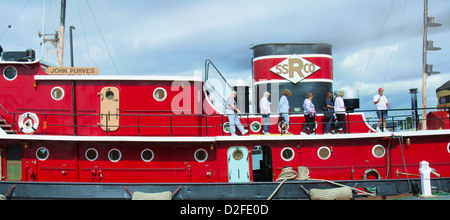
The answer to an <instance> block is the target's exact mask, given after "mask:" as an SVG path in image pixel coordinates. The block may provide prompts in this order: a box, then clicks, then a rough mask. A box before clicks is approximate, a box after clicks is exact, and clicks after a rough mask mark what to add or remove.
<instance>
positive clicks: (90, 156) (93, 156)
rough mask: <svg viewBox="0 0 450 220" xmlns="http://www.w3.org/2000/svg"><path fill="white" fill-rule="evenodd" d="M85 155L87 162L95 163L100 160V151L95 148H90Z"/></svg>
mask: <svg viewBox="0 0 450 220" xmlns="http://www.w3.org/2000/svg"><path fill="white" fill-rule="evenodd" d="M84 155H85V156H86V159H87V160H89V161H95V160H97V158H98V151H97V150H96V149H95V148H89V149H87V151H86V153H85V154H84Z"/></svg>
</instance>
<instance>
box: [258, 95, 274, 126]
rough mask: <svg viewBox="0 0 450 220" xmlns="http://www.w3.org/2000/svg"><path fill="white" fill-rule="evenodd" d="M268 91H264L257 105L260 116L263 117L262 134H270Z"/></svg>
mask: <svg viewBox="0 0 450 220" xmlns="http://www.w3.org/2000/svg"><path fill="white" fill-rule="evenodd" d="M269 97H270V93H269V92H264V96H263V97H262V98H261V100H260V101H259V107H260V111H261V116H262V118H263V127H264V134H270V133H269V129H270V105H271V103H270V102H269Z"/></svg>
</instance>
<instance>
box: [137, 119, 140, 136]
mask: <svg viewBox="0 0 450 220" xmlns="http://www.w3.org/2000/svg"><path fill="white" fill-rule="evenodd" d="M139 118H140V117H139V115H138V116H137V120H138V124H137V126H138V136H141V126H140V120H139Z"/></svg>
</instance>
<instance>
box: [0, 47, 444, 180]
mask: <svg viewBox="0 0 450 220" xmlns="http://www.w3.org/2000/svg"><path fill="white" fill-rule="evenodd" d="M292 45H293V47H294V50H297V49H298V48H304V47H307V48H313V49H311V50H316V49H314V47H315V46H317V45H311V44H291V45H288V46H292ZM260 46H262V47H265V46H270V47H272V46H275V47H280V46H281V47H283V46H286V45H279V44H275V45H260ZM257 47H258V46H255V47H254V48H253V49H254V51H255V58H254V60H253V62H254V64H253V68H254V73H253V74H254V79H255V82H254V85H253V86H254V87H255V90H254V91H255V93H254V100H259V99H260V97H261V95H262V94H261V93H260V92H258V91H262V90H266V89H267V88H271V89H272V90H273V91H271V93H272V96H275V94H277V93H276V92H275V91H274V90H276V89H274V88H277V87H278V88H279V89H280V91H281V90H282V89H284V88H290V89H291V90H292V91H293V94H294V95H293V96H292V98H290V102H291V112H292V115H291V125H290V128H289V130H290V131H291V132H292V133H293V135H281V134H280V132H279V130H278V123H279V120H280V119H279V115H278V113H276V112H277V111H276V108H277V106H275V107H274V105H275V104H273V105H272V108H273V111H272V112H274V113H273V114H272V115H271V129H270V133H272V135H262V134H261V132H262V131H261V122H262V119H261V116H260V115H259V114H243V115H242V116H241V122H242V124H243V125H244V127H246V128H247V129H248V130H249V133H248V134H246V135H244V136H230V134H229V132H228V129H227V126H229V125H228V123H227V122H228V118H227V116H226V115H225V114H223V113H222V111H221V110H218V109H217V108H216V107H214V106H213V105H212V104H211V101H210V99H209V98H208V95H207V92H206V91H207V88H206V85H205V83H204V82H203V81H202V79H201V77H179V76H115V75H114V76H108V75H76V74H75V75H73V74H72V75H69V74H60V75H48V74H47V73H46V71H44V69H45V68H48V67H47V66H43V65H42V64H41V63H40V62H39V61H38V60H35V59H31V60H27V61H4V60H3V61H1V62H0V73H2V74H3V76H0V89H1V90H0V91H1V92H0V105H1V106H0V107H1V108H0V117H1V119H0V120H1V121H0V122H1V123H0V124H1V125H0V126H1V127H0V128H1V130H0V140H1V141H0V150H1V154H0V155H1V160H0V162H1V163H0V172H1V181H49V182H119V183H128V182H130V183H131V182H135V183H153V182H257V181H274V180H276V179H277V177H278V175H279V174H280V173H281V170H282V168H283V167H285V166H291V167H294V168H296V167H298V166H306V167H308V169H309V170H310V176H311V177H313V178H320V179H330V180H353V179H356V180H358V179H365V178H367V179H370V178H382V179H386V178H387V179H390V178H392V179H396V178H398V175H400V176H399V177H400V178H404V177H405V176H404V175H402V174H401V173H407V172H408V173H418V168H419V162H421V161H423V160H426V161H428V162H430V166H431V167H432V168H434V169H436V171H437V172H438V173H440V174H441V176H443V177H449V176H450V162H449V161H450V131H449V130H448V129H449V128H448V122H444V123H447V124H446V126H447V127H445V128H443V127H442V128H441V130H434V131H411V132H385V133H374V130H373V129H372V128H371V127H370V126H369V124H368V123H367V120H366V119H365V117H364V114H363V113H347V115H346V118H347V129H348V134H336V135H323V131H324V129H325V121H324V119H323V114H321V113H319V114H318V115H317V117H316V123H317V128H316V132H317V135H299V134H300V131H301V130H302V129H303V126H304V122H305V119H304V115H303V114H302V112H303V110H302V108H301V105H299V104H298V103H300V102H303V100H304V94H302V93H303V92H304V91H303V89H305V88H306V89H307V88H313V90H312V92H313V93H315V94H317V95H316V97H317V99H316V101H317V103H316V106H321V105H322V104H321V102H323V100H322V98H321V97H322V94H324V93H325V92H327V91H332V89H331V88H332V81H333V72H332V57H331V46H330V45H321V44H320V45H318V47H319V49H317V51H316V52H311V51H309V50H310V49H306V50H304V51H303V54H302V51H300V52H299V53H295V57H294V58H295V59H297V61H298V60H300V58H298V57H301V58H302V59H305V60H307V61H308V62H310V63H311V64H309V63H308V64H309V66H308V67H307V68H309V69H307V70H309V72H311V75H309V76H307V77H305V78H304V79H302V80H301V81H300V82H297V83H295V84H294V83H291V82H288V81H287V80H285V79H284V78H282V77H281V76H279V75H280V74H278V76H277V75H276V74H277V73H274V72H273V71H270V69H271V68H273V67H274V66H276V65H277V64H279V63H281V62H283V61H284V60H286V59H289V57H291V56H293V55H294V53H291V52H289V51H287V52H286V51H283V50H278V51H281V52H280V53H281V54H283V55H280V54H275V55H273V54H272V55H267V54H265V53H266V52H265V51H264V50H262V51H261V50H259V49H258V48H257ZM324 48H325V49H324ZM326 48H329V49H326ZM288 50H290V49H288ZM324 51H325V52H324ZM326 51H329V52H326ZM286 62H289V60H288V61H286ZM305 63H306V62H305ZM312 64H314V65H316V66H312ZM304 66H307V65H304ZM293 67H295V68H298V66H297V64H295V66H294V64H293ZM317 67H320V69H319V68H317ZM43 68H44V69H43ZM282 69H283V66H281V67H280V70H282ZM313 70H314V71H313ZM47 72H48V71H47ZM293 74H298V73H296V72H294V73H293ZM286 75H289V73H288V72H286ZM273 83H276V84H277V86H274V85H272V84H273ZM264 85H265V86H266V87H265V89H262V88H261V87H262V86H264ZM323 85H325V86H323ZM279 95H281V94H280V93H279ZM276 96H277V97H274V98H273V99H272V100H278V99H279V96H278V95H276ZM299 100H301V101H299ZM276 105H277V104H276ZM433 114H435V113H433ZM444 120H445V119H444ZM447 120H448V116H447ZM238 134H240V133H239V132H238ZM399 173H400V174H399Z"/></svg>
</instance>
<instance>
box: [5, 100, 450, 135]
mask: <svg viewBox="0 0 450 220" xmlns="http://www.w3.org/2000/svg"><path fill="white" fill-rule="evenodd" d="M0 107H1V108H2V109H3V110H4V111H5V112H6V113H7V114H9V115H12V117H13V118H12V120H13V121H14V122H13V123H12V124H11V126H12V127H13V129H14V130H19V129H18V124H17V123H16V117H17V116H20V115H21V114H23V113H24V112H8V111H7V110H6V109H5V108H4V106H3V105H1V104H0ZM436 109H439V110H443V109H444V110H445V111H446V112H449V114H450V107H449V108H426V110H436ZM419 110H422V109H421V108H418V109H417V110H416V109H390V110H388V111H389V112H396V111H397V112H398V111H419ZM368 112H376V110H355V111H352V112H346V121H345V123H346V128H347V129H348V133H354V132H351V130H350V127H351V125H353V124H356V123H367V124H369V123H371V122H372V123H373V122H376V121H378V119H374V120H370V119H368V118H365V121H350V120H349V117H350V116H351V115H352V113H357V114H361V113H368ZM321 113H323V112H319V116H320V117H321V116H322V114H321ZM37 114H38V115H41V117H43V119H44V120H42V121H41V122H40V125H39V127H41V126H42V127H44V132H42V130H41V131H40V134H47V130H48V128H53V129H55V130H56V128H55V127H57V128H60V129H64V128H79V129H82V128H98V127H99V125H97V124H96V123H92V124H86V123H84V124H81V123H79V124H78V125H75V124H72V121H70V119H72V118H73V116H74V115H75V116H77V117H78V118H79V120H83V119H85V117H99V116H105V117H111V116H112V117H114V116H119V117H122V118H129V120H127V121H125V122H124V123H122V121H123V120H121V124H120V125H119V127H120V128H127V129H130V128H135V129H137V132H136V133H135V134H134V135H135V136H141V135H142V134H143V133H144V135H145V132H143V130H145V129H164V128H165V129H166V134H167V135H170V136H174V133H175V130H177V129H178V130H180V129H181V130H182V129H188V128H189V129H195V128H198V129H200V130H199V133H198V134H197V135H200V136H203V134H204V135H206V136H208V134H211V132H212V131H209V130H210V129H217V128H218V127H220V128H221V129H222V132H221V133H222V135H224V132H223V126H224V124H225V122H227V121H228V119H227V115H224V114H109V115H108V114H70V113H66V114H63V113H37ZM238 115H239V117H240V118H241V122H242V124H243V125H244V126H247V127H248V128H250V126H251V121H250V118H251V119H252V120H254V118H255V117H261V115H262V114H260V113H244V114H238ZM272 115H275V116H279V115H281V114H279V113H274V114H272ZM290 115H292V116H301V115H304V112H292V113H290ZM55 117H56V118H60V117H67V119H64V120H63V121H64V122H68V123H65V124H58V123H60V122H59V121H60V120H59V121H58V120H55ZM130 117H131V118H130ZM177 117H186V119H185V120H176V119H174V118H177ZM190 117H194V118H195V117H197V119H195V120H197V121H196V123H195V124H194V123H191V124H189V123H187V122H186V121H189V120H190V119H191V118H190ZM407 117H412V115H400V116H397V115H393V116H389V117H388V118H391V119H392V120H389V121H388V120H387V123H388V124H390V123H391V122H393V123H392V126H393V129H395V127H394V125H395V123H396V122H399V121H402V122H404V121H406V118H407ZM133 118H134V119H133ZM156 118H157V120H155V119H156ZM395 118H404V119H395ZM9 119H10V120H11V118H9ZM202 120H203V121H202ZM420 120H423V119H420ZM420 120H419V121H420ZM55 121H56V122H55ZM146 121H147V123H146ZM148 121H151V123H148ZM154 121H157V122H155V123H153V122H154ZM448 121H449V123H450V117H449V118H448ZM200 122H201V123H200ZM277 123H278V122H277ZM316 123H317V124H326V123H327V122H322V121H318V120H317V119H316ZM290 124H291V125H305V124H306V123H304V122H302V123H292V122H291V123H290ZM271 125H274V124H271ZM42 127H41V128H42ZM112 127H115V126H111V125H109V126H108V125H106V128H107V129H106V135H107V136H108V135H111V133H112V132H111V131H108V130H109V129H108V128H112ZM380 127H381V126H380ZM383 127H384V126H383ZM169 129H170V132H169ZM202 129H204V130H202ZM38 130H39V129H38ZM291 132H292V131H291ZM297 132H298V133H300V131H296V133H297ZM161 133H164V132H161ZM216 133H217V132H216ZM248 134H250V132H249V133H248ZM64 135H72V134H69V133H68V132H66V133H65V134H64ZM81 135H83V134H81ZM163 136H164V135H163Z"/></svg>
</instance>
